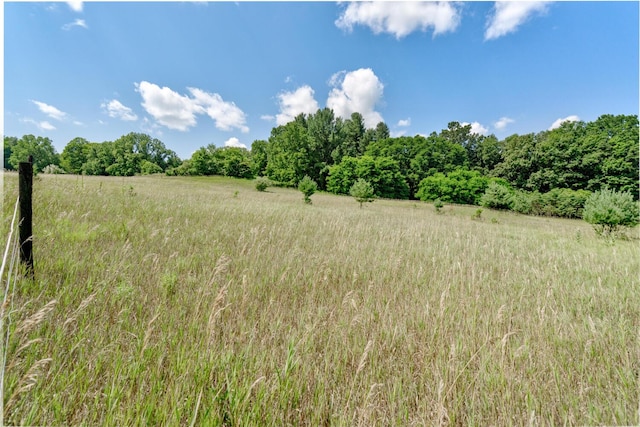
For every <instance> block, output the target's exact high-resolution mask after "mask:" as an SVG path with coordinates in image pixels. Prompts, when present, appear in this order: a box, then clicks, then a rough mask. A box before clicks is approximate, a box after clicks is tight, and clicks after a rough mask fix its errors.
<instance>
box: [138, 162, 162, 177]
mask: <svg viewBox="0 0 640 427" xmlns="http://www.w3.org/2000/svg"><path fill="white" fill-rule="evenodd" d="M140 173H141V174H142V175H153V174H154V173H162V168H161V167H160V166H158V165H157V164H155V163H153V162H150V161H149V160H144V161H143V162H142V165H140Z"/></svg>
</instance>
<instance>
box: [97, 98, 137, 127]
mask: <svg viewBox="0 0 640 427" xmlns="http://www.w3.org/2000/svg"><path fill="white" fill-rule="evenodd" d="M100 106H101V107H102V109H103V110H105V111H106V112H107V114H108V115H109V117H113V118H114V119H120V120H124V121H126V122H133V121H136V120H138V116H137V115H136V114H135V113H134V112H133V110H131V108H129V107H126V106H124V105H122V103H121V102H120V101H118V100H117V99H112V100H111V101H109V102H103V103H102V104H101V105H100Z"/></svg>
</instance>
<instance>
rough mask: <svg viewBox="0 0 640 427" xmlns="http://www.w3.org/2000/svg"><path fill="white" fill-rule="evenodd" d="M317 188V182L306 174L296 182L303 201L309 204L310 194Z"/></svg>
mask: <svg viewBox="0 0 640 427" xmlns="http://www.w3.org/2000/svg"><path fill="white" fill-rule="evenodd" d="M317 189H318V184H316V182H315V181H314V180H312V179H311V178H310V177H309V176H308V175H305V177H304V178H302V180H301V181H300V182H299V183H298V190H300V191H302V194H303V195H304V202H305V203H307V204H311V196H313V194H314V193H315V192H316V190H317Z"/></svg>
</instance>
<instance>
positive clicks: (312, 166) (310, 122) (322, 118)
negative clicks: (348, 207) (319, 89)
mask: <svg viewBox="0 0 640 427" xmlns="http://www.w3.org/2000/svg"><path fill="white" fill-rule="evenodd" d="M341 124H342V121H336V118H335V116H334V114H333V110H331V109H329V108H324V109H322V110H318V111H317V112H316V113H315V114H310V115H309V116H308V117H307V134H308V136H309V146H308V148H309V152H308V156H309V167H308V170H307V171H306V172H307V175H309V177H310V178H311V179H313V180H314V181H316V182H317V183H318V186H319V188H320V189H325V188H326V179H327V175H328V174H329V166H331V165H332V164H333V158H332V156H331V154H332V153H333V151H334V150H335V148H336V147H337V146H338V144H339V143H340V139H341V130H342V128H341Z"/></svg>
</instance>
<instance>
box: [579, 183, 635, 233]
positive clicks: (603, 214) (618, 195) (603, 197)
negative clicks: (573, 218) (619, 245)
mask: <svg viewBox="0 0 640 427" xmlns="http://www.w3.org/2000/svg"><path fill="white" fill-rule="evenodd" d="M638 216H640V209H639V207H638V203H637V202H635V201H634V200H633V195H632V194H631V193H629V192H616V191H613V190H609V189H604V190H600V191H596V192H595V193H593V194H592V195H591V196H589V198H587V200H586V201H585V203H584V211H583V214H582V218H583V219H584V220H585V221H587V222H588V223H589V224H591V225H592V226H593V228H594V230H595V231H596V233H597V234H598V235H604V236H608V235H615V234H617V233H618V232H620V231H621V230H622V229H624V228H627V227H635V226H636V225H637V224H638V221H639V219H638Z"/></svg>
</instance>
